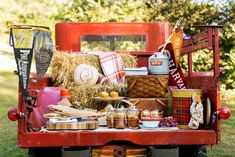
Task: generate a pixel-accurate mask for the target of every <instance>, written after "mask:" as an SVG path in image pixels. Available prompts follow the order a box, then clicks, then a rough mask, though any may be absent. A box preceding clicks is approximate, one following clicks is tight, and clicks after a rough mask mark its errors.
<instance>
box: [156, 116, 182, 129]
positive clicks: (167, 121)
mask: <svg viewBox="0 0 235 157" xmlns="http://www.w3.org/2000/svg"><path fill="white" fill-rule="evenodd" d="M158 126H159V127H177V126H178V122H177V121H176V119H175V118H173V117H165V118H162V119H161V120H160V122H159V125H158Z"/></svg>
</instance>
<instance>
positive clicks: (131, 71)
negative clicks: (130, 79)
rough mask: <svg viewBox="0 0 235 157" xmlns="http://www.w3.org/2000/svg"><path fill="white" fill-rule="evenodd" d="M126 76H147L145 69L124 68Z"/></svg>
mask: <svg viewBox="0 0 235 157" xmlns="http://www.w3.org/2000/svg"><path fill="white" fill-rule="evenodd" d="M124 70H125V73H126V75H147V74H148V69H147V67H141V68H124Z"/></svg>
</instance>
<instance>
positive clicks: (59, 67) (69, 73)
mask: <svg viewBox="0 0 235 157" xmlns="http://www.w3.org/2000/svg"><path fill="white" fill-rule="evenodd" d="M120 56H121V58H122V60H123V64H124V67H127V68H131V67H136V65H137V61H136V57H134V56H132V55H130V54H125V53H120ZM80 64H88V65H91V66H94V67H96V69H97V70H98V71H99V73H102V69H101V66H100V63H99V58H98V57H97V56H96V55H94V54H87V53H64V52H58V51H57V52H55V53H54V55H53V58H52V61H51V66H50V75H51V77H52V80H53V81H54V83H55V85H58V86H63V87H66V88H68V89H69V90H70V94H71V101H72V102H74V101H81V105H82V107H92V108H96V106H94V104H92V99H93V97H94V96H96V95H97V94H98V93H99V92H100V91H107V92H110V91H117V92H118V93H119V95H121V96H125V94H126V86H125V85H124V84H118V85H111V84H108V85H100V84H97V85H93V86H89V85H82V86H77V85H75V84H74V80H73V75H74V70H75V69H76V67H77V66H78V65H80Z"/></svg>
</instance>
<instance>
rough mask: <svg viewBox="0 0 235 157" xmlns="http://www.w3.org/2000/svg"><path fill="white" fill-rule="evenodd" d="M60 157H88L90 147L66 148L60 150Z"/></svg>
mask: <svg viewBox="0 0 235 157" xmlns="http://www.w3.org/2000/svg"><path fill="white" fill-rule="evenodd" d="M61 151H62V157H90V156H91V148H90V147H68V148H62V150H61Z"/></svg>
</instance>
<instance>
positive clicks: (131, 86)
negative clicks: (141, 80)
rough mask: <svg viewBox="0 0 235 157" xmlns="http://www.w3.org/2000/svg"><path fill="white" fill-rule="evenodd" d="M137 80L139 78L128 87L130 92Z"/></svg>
mask: <svg viewBox="0 0 235 157" xmlns="http://www.w3.org/2000/svg"><path fill="white" fill-rule="evenodd" d="M136 81H137V79H136V78H135V79H134V81H133V82H132V83H131V85H130V87H129V88H128V92H129V91H131V90H132V88H133V87H134V85H135V83H136Z"/></svg>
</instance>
